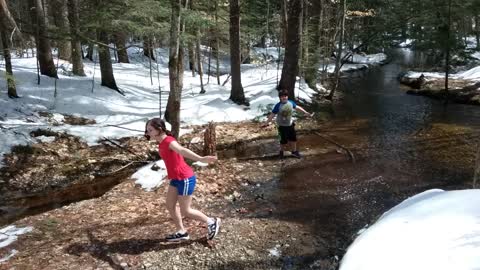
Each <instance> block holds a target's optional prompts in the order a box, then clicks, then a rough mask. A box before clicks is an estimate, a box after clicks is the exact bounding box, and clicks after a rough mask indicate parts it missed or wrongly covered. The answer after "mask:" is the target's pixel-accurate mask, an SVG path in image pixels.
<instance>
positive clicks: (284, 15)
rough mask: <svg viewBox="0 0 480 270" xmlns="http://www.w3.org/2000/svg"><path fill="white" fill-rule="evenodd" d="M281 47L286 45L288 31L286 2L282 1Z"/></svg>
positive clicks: (285, 0) (286, 0)
mask: <svg viewBox="0 0 480 270" xmlns="http://www.w3.org/2000/svg"><path fill="white" fill-rule="evenodd" d="M281 17H282V27H281V29H283V31H282V39H281V40H282V42H281V45H282V46H286V43H287V30H288V0H282V15H281Z"/></svg>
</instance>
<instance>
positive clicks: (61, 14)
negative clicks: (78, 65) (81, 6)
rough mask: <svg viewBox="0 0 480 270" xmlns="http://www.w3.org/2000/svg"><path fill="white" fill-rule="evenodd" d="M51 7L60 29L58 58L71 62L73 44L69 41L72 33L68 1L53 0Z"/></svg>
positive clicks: (55, 22) (56, 24)
mask: <svg viewBox="0 0 480 270" xmlns="http://www.w3.org/2000/svg"><path fill="white" fill-rule="evenodd" d="M51 1H52V2H51V5H49V9H50V13H51V14H52V15H53V18H54V24H55V26H56V27H57V28H58V30H59V31H58V33H57V35H58V36H59V39H58V40H57V47H58V57H59V58H60V59H62V60H66V61H71V59H72V43H71V41H70V40H68V34H69V33H70V29H69V22H68V10H67V4H66V1H67V0H51Z"/></svg>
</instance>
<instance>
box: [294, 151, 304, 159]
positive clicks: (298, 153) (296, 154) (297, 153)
mask: <svg viewBox="0 0 480 270" xmlns="http://www.w3.org/2000/svg"><path fill="white" fill-rule="evenodd" d="M292 155H293V156H294V157H296V158H302V155H300V152H298V151H293V152H292Z"/></svg>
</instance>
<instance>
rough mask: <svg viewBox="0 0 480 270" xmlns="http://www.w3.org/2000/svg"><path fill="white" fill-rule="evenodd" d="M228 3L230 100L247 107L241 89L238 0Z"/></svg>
mask: <svg viewBox="0 0 480 270" xmlns="http://www.w3.org/2000/svg"><path fill="white" fill-rule="evenodd" d="M229 2H230V65H231V66H230V70H231V71H230V73H231V74H232V89H231V92H230V99H231V100H232V101H233V102H235V103H237V104H246V105H248V102H247V100H246V99H245V94H244V92H243V87H242V77H241V70H240V64H241V55H240V6H239V0H229Z"/></svg>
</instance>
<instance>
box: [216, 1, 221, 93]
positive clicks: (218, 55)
mask: <svg viewBox="0 0 480 270" xmlns="http://www.w3.org/2000/svg"><path fill="white" fill-rule="evenodd" d="M215 25H216V29H217V31H216V32H215V74H217V84H218V85H220V59H219V58H220V52H219V50H220V38H219V34H218V31H219V30H218V29H220V26H219V25H218V2H217V1H216V0H215Z"/></svg>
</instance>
